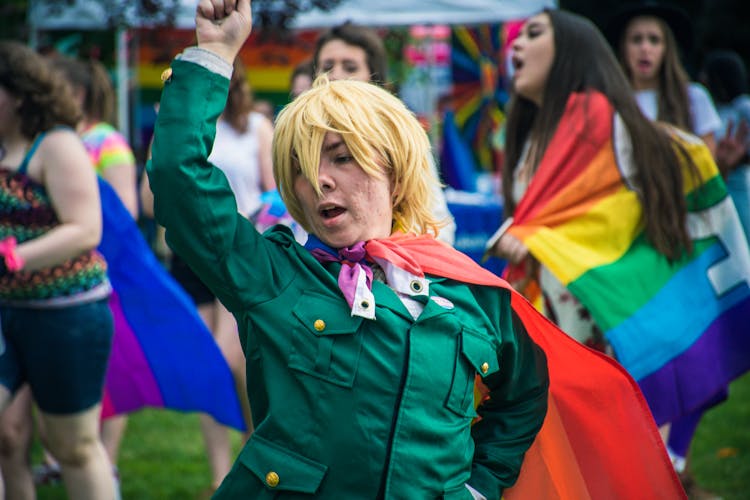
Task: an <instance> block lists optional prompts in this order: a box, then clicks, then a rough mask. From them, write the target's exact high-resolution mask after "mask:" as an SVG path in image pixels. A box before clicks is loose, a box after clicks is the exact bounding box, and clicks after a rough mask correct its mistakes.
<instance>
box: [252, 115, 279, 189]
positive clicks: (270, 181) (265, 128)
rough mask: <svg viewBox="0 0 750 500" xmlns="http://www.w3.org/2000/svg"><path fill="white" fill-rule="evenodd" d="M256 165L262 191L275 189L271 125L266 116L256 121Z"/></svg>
mask: <svg viewBox="0 0 750 500" xmlns="http://www.w3.org/2000/svg"><path fill="white" fill-rule="evenodd" d="M256 132H257V134H258V165H259V166H260V184H261V188H262V189H263V191H271V190H273V189H276V181H275V180H274V178H273V160H272V157H271V144H272V142H273V125H271V122H270V121H269V120H268V119H267V118H265V117H264V118H263V119H262V120H260V121H259V122H258V129H257V131H256Z"/></svg>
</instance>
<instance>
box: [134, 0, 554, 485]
mask: <svg viewBox="0 0 750 500" xmlns="http://www.w3.org/2000/svg"><path fill="white" fill-rule="evenodd" d="M251 19H252V15H251V7H250V2H249V0H239V1H237V2H236V3H235V2H234V1H227V2H221V1H218V0H214V1H211V0H201V2H200V3H199V5H198V9H197V14H196V33H197V40H198V46H197V47H191V48H187V49H186V50H185V51H184V52H183V53H182V54H180V55H179V56H178V57H177V59H176V60H175V61H173V63H172V65H171V68H170V69H168V70H167V71H166V72H165V74H164V75H163V77H164V80H165V88H164V91H163V94H162V98H161V109H160V112H159V117H158V120H157V125H156V129H155V136H154V143H153V157H152V160H151V162H150V163H149V164H148V166H147V171H148V175H149V179H150V185H151V189H152V191H153V193H154V199H155V215H156V219H157V220H158V221H159V222H160V223H161V224H162V225H164V226H165V228H166V238H167V241H168V242H169V245H170V247H171V248H172V249H174V251H175V252H177V253H178V254H179V255H180V256H181V257H182V258H183V259H184V260H185V261H186V262H187V263H188V264H189V265H190V266H191V267H192V268H193V270H194V271H195V272H196V273H197V274H198V275H199V276H200V278H201V280H203V282H205V283H206V285H208V286H209V287H210V288H211V289H212V291H214V292H215V293H216V295H217V296H218V297H219V299H220V300H221V301H222V302H223V303H224V304H225V305H226V307H227V308H228V309H229V310H230V311H231V312H232V313H233V314H234V315H235V317H236V318H237V323H238V325H239V334H240V342H241V344H242V347H243V350H244V352H245V355H246V359H247V380H248V387H247V390H248V396H249V399H250V403H251V405H252V408H253V423H254V425H255V432H254V433H253V435H252V436H251V437H250V439H249V440H248V442H247V443H246V444H245V446H244V447H243V449H242V451H241V452H240V455H239V457H238V459H237V460H236V462H235V464H234V465H233V467H232V470H231V471H230V473H229V474H228V476H227V477H226V478H225V480H224V482H223V483H222V484H221V486H220V487H219V489H218V490H217V492H216V493H215V496H214V498H218V499H225V498H227V499H229V498H253V499H271V498H284V499H297V498H299V499H303V498H321V499H341V498H346V499H381V498H382V499H399V498H404V499H407V498H408V499H436V498H441V499H466V500H470V499H489V500H499V499H500V498H501V496H502V494H503V491H504V490H505V489H506V488H507V487H509V486H511V485H512V484H513V483H514V482H515V480H516V478H517V476H518V474H519V470H520V468H521V464H522V462H523V457H524V453H525V452H526V450H527V449H528V448H529V446H530V445H531V444H532V442H533V440H534V438H535V436H536V434H537V432H538V431H539V429H540V427H541V425H542V422H543V420H544V417H545V414H546V409H547V396H548V384H549V381H548V375H547V366H546V360H545V357H544V354H543V352H542V351H541V349H539V348H538V346H537V345H536V344H535V343H534V342H533V341H532V340H531V339H530V337H529V336H528V334H527V333H526V332H525V330H524V329H523V328H522V327H521V326H520V323H519V322H518V321H517V318H516V316H515V314H514V313H513V312H512V310H511V307H510V291H509V290H508V289H506V288H502V287H500V286H490V285H487V284H479V282H480V281H481V280H475V279H474V276H475V275H477V274H480V271H481V268H478V266H476V267H475V265H474V264H473V262H471V261H470V259H468V258H467V257H465V256H463V255H462V254H460V253H458V252H457V251H455V250H453V249H452V248H450V247H449V246H447V245H445V244H443V243H440V242H438V241H436V240H435V239H434V233H435V232H436V231H437V230H438V222H437V221H436V220H434V219H433V217H432V216H431V214H430V210H429V207H430V206H431V204H430V202H431V199H430V196H431V194H430V193H431V192H432V188H433V186H434V183H437V182H438V181H437V179H436V178H435V175H434V174H433V173H432V171H431V169H430V167H429V164H428V161H427V153H428V150H429V141H428V139H427V136H426V134H425V132H424V130H423V129H422V128H421V126H420V125H419V123H418V122H417V120H416V119H415V117H414V115H413V114H412V113H410V112H409V111H408V110H407V109H406V107H405V106H404V105H403V104H402V103H401V102H400V101H399V100H398V99H397V98H396V97H394V96H392V95H391V94H390V93H388V92H387V91H385V90H383V89H381V88H379V87H377V86H375V85H372V84H369V83H365V82H355V81H346V80H342V81H333V82H332V81H329V80H328V78H327V77H325V76H321V77H320V78H318V80H317V81H316V83H315V86H314V88H313V89H311V90H309V91H308V92H306V93H305V94H303V95H301V96H300V97H298V98H297V99H296V100H295V101H293V102H292V103H290V104H289V105H288V106H287V107H286V108H285V109H284V110H282V112H281V113H280V115H279V116H278V118H277V122H276V128H275V132H274V176H275V178H276V181H277V184H278V186H279V187H280V192H281V195H282V198H283V200H284V203H285V204H286V206H287V208H288V209H289V211H290V213H291V214H292V216H293V217H294V218H295V220H297V221H298V222H299V223H300V224H301V225H302V226H303V227H304V229H305V230H306V231H307V232H308V233H309V234H310V236H309V239H308V242H307V243H306V245H304V246H302V245H300V244H298V243H297V242H296V241H295V239H294V236H293V234H292V233H291V231H290V230H289V229H288V228H286V227H282V226H276V227H274V228H272V229H270V230H269V231H267V232H266V233H264V234H263V235H261V234H260V233H258V232H257V231H256V230H255V228H254V227H253V225H252V223H251V222H250V221H248V220H247V219H246V218H244V217H242V216H241V215H240V214H238V213H237V208H236V203H235V200H234V196H233V194H232V191H231V189H230V187H229V184H228V182H227V180H226V178H225V177H224V175H223V173H222V172H221V170H220V169H218V168H216V167H214V166H213V165H211V164H210V163H209V162H208V160H207V158H208V155H209V152H210V151H211V148H212V144H213V139H214V134H215V125H216V120H217V118H218V117H219V115H220V114H221V112H222V108H223V106H224V103H225V101H226V94H227V90H228V86H229V77H230V76H231V71H232V64H231V63H232V61H233V60H234V58H235V56H236V55H237V53H238V51H239V49H240V47H241V46H242V44H243V43H244V41H245V39H246V38H247V36H248V35H249V33H250V31H251V29H252V23H251V21H250V20H251ZM477 380H481V383H482V384H481V385H483V386H484V387H485V388H486V390H487V391H488V396H487V398H485V399H484V400H482V401H481V404H480V405H479V406H478V407H477V406H476V405H475V400H474V399H475V397H474V392H475V390H474V388H475V384H477V382H476V381H477Z"/></svg>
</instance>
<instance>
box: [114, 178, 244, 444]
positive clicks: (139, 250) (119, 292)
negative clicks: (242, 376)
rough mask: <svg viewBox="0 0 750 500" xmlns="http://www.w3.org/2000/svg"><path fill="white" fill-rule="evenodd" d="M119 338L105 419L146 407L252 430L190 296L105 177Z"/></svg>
mask: <svg viewBox="0 0 750 500" xmlns="http://www.w3.org/2000/svg"><path fill="white" fill-rule="evenodd" d="M99 190H100V193H101V202H102V214H103V218H104V220H103V224H104V232H103V235H102V241H101V244H100V245H99V251H100V252H101V253H102V254H103V255H104V257H105V258H106V259H107V265H108V274H109V279H110V281H111V282H112V287H113V288H114V293H113V294H112V297H111V299H110V308H111V309H112V313H113V316H114V320H115V335H114V339H113V343H112V354H111V355H110V360H109V367H108V370H107V376H106V384H105V393H104V397H103V400H102V418H107V417H109V416H112V415H117V414H122V413H129V412H132V411H136V410H139V409H141V408H143V407H155V408H168V409H171V410H178V411H186V412H192V411H199V412H204V413H208V414H209V415H211V416H213V417H214V418H215V419H216V420H217V421H218V422H221V423H223V424H225V425H228V426H231V427H234V428H236V429H238V430H242V431H244V430H246V426H245V422H244V420H243V416H242V410H241V408H240V403H239V399H238V396H237V390H236V389H235V383H234V379H233V377H232V374H231V372H230V371H229V366H228V365H227V362H226V360H225V359H224V356H223V355H222V353H221V351H220V350H219V347H218V346H217V345H216V342H215V341H214V339H213V337H212V336H211V332H209V331H208V329H207V328H206V326H205V324H204V323H203V320H202V319H201V318H200V316H199V315H198V311H197V310H196V308H195V305H194V304H193V302H192V301H191V300H190V298H189V297H188V295H187V294H186V293H185V292H184V291H183V290H182V288H180V286H179V285H178V284H177V283H176V282H175V281H174V280H173V279H172V277H171V276H170V275H169V274H168V273H167V272H166V270H165V269H164V267H163V266H162V265H161V264H160V263H159V262H158V261H157V260H156V257H155V256H154V255H153V253H152V252H151V249H150V248H149V246H148V244H147V243H146V241H145V240H144V239H143V237H142V236H141V232H140V230H139V229H138V226H136V224H135V221H133V218H132V217H131V216H130V214H129V213H128V211H127V210H126V209H125V207H124V206H123V205H122V202H120V199H119V198H118V196H117V194H116V193H115V192H114V190H113V189H112V187H111V186H109V184H107V183H106V181H104V180H102V179H101V178H100V179H99Z"/></svg>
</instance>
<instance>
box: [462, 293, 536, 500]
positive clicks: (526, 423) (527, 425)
mask: <svg viewBox="0 0 750 500" xmlns="http://www.w3.org/2000/svg"><path fill="white" fill-rule="evenodd" d="M485 293H487V294H489V295H494V297H495V298H494V303H495V307H494V308H492V309H490V308H486V309H485V310H487V311H491V313H490V314H489V316H490V318H491V320H492V321H493V322H494V323H495V327H496V328H497V329H498V331H499V332H500V335H501V340H502V344H501V352H500V353H499V360H500V370H499V371H498V372H497V373H495V374H492V375H490V376H488V377H487V378H485V379H484V384H485V385H486V386H487V388H488V389H489V398H488V399H486V400H485V401H484V402H483V403H482V404H481V405H480V406H479V407H478V408H477V412H478V414H479V419H478V421H477V422H476V423H475V424H474V426H473V427H472V437H473V438H474V444H475V448H474V461H473V464H472V471H471V479H470V480H469V484H470V485H471V487H472V488H474V489H476V490H477V491H479V492H480V493H482V494H483V495H484V496H485V497H487V499H488V500H493V499H494V500H499V499H500V498H501V497H502V494H503V491H504V490H505V488H508V487H510V486H512V485H513V484H514V483H515V482H516V479H517V478H518V474H519V472H520V470H521V464H522V463H523V457H524V453H526V450H528V448H529V447H530V446H531V444H532V443H533V441H534V438H535V437H536V434H537V432H539V429H540V428H541V426H542V422H543V421H544V417H545V415H546V413H547V395H548V389H549V377H548V373H547V361H546V357H545V355H544V352H543V351H542V349H541V348H539V347H538V346H537V345H536V344H535V343H534V342H533V341H532V340H531V338H530V337H529V335H528V334H527V333H526V330H525V328H524V326H523V324H522V323H521V321H520V319H519V318H518V317H517V316H516V315H515V313H514V312H513V310H512V309H511V305H510V293H509V292H508V291H507V290H500V301H499V306H498V300H497V290H496V289H495V290H493V291H488V290H487V289H484V290H483V291H479V292H478V295H482V294H485ZM485 298H486V299H488V300H490V297H485ZM480 303H484V304H489V303H490V302H487V301H480Z"/></svg>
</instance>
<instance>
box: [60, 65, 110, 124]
mask: <svg viewBox="0 0 750 500" xmlns="http://www.w3.org/2000/svg"><path fill="white" fill-rule="evenodd" d="M50 62H51V64H52V67H53V68H55V69H56V70H58V71H60V72H61V73H62V75H63V77H64V78H65V79H66V80H67V81H68V82H70V84H71V85H72V86H73V89H74V90H75V89H76V88H80V89H81V90H82V91H83V94H84V98H83V110H82V111H83V114H84V117H85V119H86V120H88V121H90V122H100V121H103V122H107V123H110V124H114V123H116V122H117V115H116V109H115V89H114V87H113V85H112V80H111V79H110V78H109V74H108V73H107V70H106V68H105V67H104V65H102V63H100V62H99V61H96V60H94V59H89V60H86V61H83V60H80V59H74V58H72V57H68V56H64V55H54V56H50Z"/></svg>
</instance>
